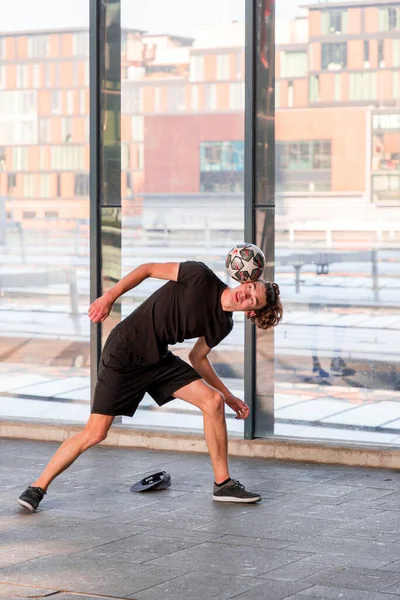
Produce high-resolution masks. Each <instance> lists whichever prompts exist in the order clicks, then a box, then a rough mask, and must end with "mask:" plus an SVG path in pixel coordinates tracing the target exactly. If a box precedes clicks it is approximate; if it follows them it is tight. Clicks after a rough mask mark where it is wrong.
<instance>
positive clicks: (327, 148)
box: [275, 140, 332, 192]
mask: <svg viewBox="0 0 400 600" xmlns="http://www.w3.org/2000/svg"><path fill="white" fill-rule="evenodd" d="M275 150H276V167H277V179H276V181H277V189H280V190H283V191H288V192H289V191H315V190H316V191H324V190H325V191H327V190H330V189H331V162H332V147H331V142H330V141H327V140H322V141H320V140H317V141H314V140H312V141H309V140H302V141H290V142H276V145H275Z"/></svg>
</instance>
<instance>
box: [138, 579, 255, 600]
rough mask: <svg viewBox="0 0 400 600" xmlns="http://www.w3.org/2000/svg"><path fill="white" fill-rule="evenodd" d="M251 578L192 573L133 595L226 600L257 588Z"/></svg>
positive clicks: (157, 599) (146, 599) (154, 599)
mask: <svg viewBox="0 0 400 600" xmlns="http://www.w3.org/2000/svg"><path fill="white" fill-rule="evenodd" d="M259 583H260V582H259V581H258V580H257V579H256V578H253V577H239V576H237V575H221V574H218V575H217V574H215V573H206V572H193V573H189V574H187V575H183V576H182V577H177V578H176V579H173V580H172V581H168V582H167V583H163V584H161V585H157V586H154V587H151V588H149V589H147V590H145V591H143V592H138V593H136V594H135V595H134V598H135V599H136V598H137V600H188V599H190V600H205V598H207V599H208V598H210V599H211V598H218V600H228V599H229V598H232V597H234V596H235V597H236V596H237V594H238V593H239V594H240V593H242V592H244V591H247V590H250V589H252V588H254V587H258V586H259Z"/></svg>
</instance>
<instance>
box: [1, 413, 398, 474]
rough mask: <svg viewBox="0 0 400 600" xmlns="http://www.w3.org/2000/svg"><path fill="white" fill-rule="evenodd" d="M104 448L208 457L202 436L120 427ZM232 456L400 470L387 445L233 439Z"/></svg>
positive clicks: (25, 431) (60, 430) (34, 432)
mask: <svg viewBox="0 0 400 600" xmlns="http://www.w3.org/2000/svg"><path fill="white" fill-rule="evenodd" d="M81 430H82V427H81V426H78V425H69V424H65V423H54V422H51V423H27V422H24V421H11V420H4V421H0V438H8V439H25V440H40V441H47V442H63V441H64V440H66V439H68V438H70V437H71V436H73V435H74V434H76V433H78V432H79V431H81ZM101 445H102V446H117V447H121V448H146V449H148V450H164V451H167V452H188V453H189V452H194V453H200V454H205V453H207V446H206V444H205V441H204V438H203V437H202V436H201V435H199V434H194V433H193V434H192V433H171V432H163V431H155V430H150V431H146V430H139V429H131V428H130V427H123V426H117V427H114V428H112V429H111V430H110V432H109V434H108V437H107V439H106V440H105V441H104V442H102V444H101ZM229 455H230V456H237V457H243V458H258V459H270V460H271V459H272V460H286V461H297V462H307V463H324V464H338V465H348V466H357V467H375V468H382V469H399V468H400V448H397V447H395V448H394V447H392V446H384V445H366V444H363V445H357V446H355V445H352V444H345V443H338V442H334V441H333V442H325V441H324V442H320V441H315V442H311V441H308V440H299V439H297V438H293V439H287V438H285V439H283V438H278V437H274V438H270V439H256V440H244V439H242V438H236V437H231V438H230V439H229Z"/></svg>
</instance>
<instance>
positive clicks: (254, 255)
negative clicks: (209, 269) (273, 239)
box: [225, 244, 265, 283]
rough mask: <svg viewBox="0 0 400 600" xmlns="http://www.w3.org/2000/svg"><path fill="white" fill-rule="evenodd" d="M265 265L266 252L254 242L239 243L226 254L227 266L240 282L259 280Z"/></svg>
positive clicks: (234, 277)
mask: <svg viewBox="0 0 400 600" xmlns="http://www.w3.org/2000/svg"><path fill="white" fill-rule="evenodd" d="M264 267H265V256H264V253H263V252H262V250H260V248H258V247H257V246H255V245H254V244H237V245H236V246H234V247H233V248H232V250H229V252H228V254H227V256H226V261H225V268H226V270H227V272H228V274H229V275H230V276H231V277H232V279H236V281H239V283H245V282H246V281H257V279H260V277H261V276H262V274H263V270H264Z"/></svg>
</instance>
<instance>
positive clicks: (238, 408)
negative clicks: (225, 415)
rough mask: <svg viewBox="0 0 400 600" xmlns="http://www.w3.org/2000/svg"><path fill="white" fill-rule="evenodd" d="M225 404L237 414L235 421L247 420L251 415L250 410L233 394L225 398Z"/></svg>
mask: <svg viewBox="0 0 400 600" xmlns="http://www.w3.org/2000/svg"><path fill="white" fill-rule="evenodd" d="M225 404H227V405H228V406H229V408H231V409H232V410H233V411H235V413H236V417H235V419H247V417H248V416H249V414H250V409H249V407H248V406H247V404H245V403H244V402H243V400H240V398H237V397H236V396H234V395H233V394H232V395H230V396H226V397H225Z"/></svg>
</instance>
